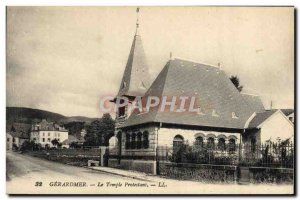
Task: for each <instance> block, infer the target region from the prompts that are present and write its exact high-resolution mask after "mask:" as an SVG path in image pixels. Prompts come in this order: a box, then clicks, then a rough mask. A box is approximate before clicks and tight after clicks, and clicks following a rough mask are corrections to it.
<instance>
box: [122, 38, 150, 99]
mask: <svg viewBox="0 0 300 200" xmlns="http://www.w3.org/2000/svg"><path fill="white" fill-rule="evenodd" d="M149 80H150V75H149V69H148V65H147V62H146V56H145V53H144V48H143V45H142V39H141V36H140V35H137V34H136V35H135V36H134V39H133V42H132V46H131V50H130V53H129V56H128V60H127V64H126V67H125V71H124V74H123V78H122V81H121V86H120V89H119V92H118V96H123V95H124V96H137V95H139V96H143V95H144V94H145V92H146V91H147V89H148V88H149V86H150V82H149Z"/></svg>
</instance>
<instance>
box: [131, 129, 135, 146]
mask: <svg viewBox="0 0 300 200" xmlns="http://www.w3.org/2000/svg"><path fill="white" fill-rule="evenodd" d="M135 148H136V133H132V136H131V149H135Z"/></svg>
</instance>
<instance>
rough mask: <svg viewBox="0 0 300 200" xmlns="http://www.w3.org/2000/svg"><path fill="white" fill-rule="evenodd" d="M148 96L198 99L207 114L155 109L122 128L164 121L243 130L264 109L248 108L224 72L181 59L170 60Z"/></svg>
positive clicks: (147, 93) (135, 117) (137, 115)
mask: <svg viewBox="0 0 300 200" xmlns="http://www.w3.org/2000/svg"><path fill="white" fill-rule="evenodd" d="M147 96H158V97H162V96H168V97H171V96H176V97H179V96H189V97H191V96H195V97H196V99H197V102H196V103H197V104H198V105H199V106H200V108H201V112H202V113H203V114H198V113H195V112H183V113H175V112H168V111H165V112H161V111H159V110H158V107H155V108H152V109H150V111H149V112H148V113H143V114H139V113H138V112H137V111H134V112H133V113H132V114H131V115H130V116H129V118H128V119H127V120H126V121H125V122H124V124H122V125H121V127H126V126H132V125H138V124H142V123H148V122H163V123H171V124H180V125H194V126H207V127H219V128H237V129H242V128H243V127H244V125H245V122H246V121H247V119H248V118H249V117H250V116H251V115H252V114H253V113H254V112H258V111H260V109H261V107H260V106H258V107H256V106H249V105H248V103H247V102H246V101H245V99H244V97H243V96H242V95H241V94H240V93H239V91H238V90H237V89H236V88H235V86H234V85H233V84H232V82H231V81H230V79H229V78H228V77H227V76H226V74H225V72H224V71H222V70H220V69H219V68H217V67H213V66H208V65H203V64H199V63H196V62H191V61H186V60H181V59H175V60H170V61H169V62H168V63H167V64H166V66H165V67H164V68H163V70H162V71H161V72H160V74H159V75H158V76H157V78H156V79H155V81H154V82H153V84H152V85H151V87H150V88H149V90H148V91H147V92H146V94H145V97H147ZM145 97H144V98H145ZM253 104H255V103H253ZM213 113H214V114H217V116H214V115H213ZM233 114H234V115H235V116H236V117H237V118H235V117H233Z"/></svg>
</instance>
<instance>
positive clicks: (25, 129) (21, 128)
mask: <svg viewBox="0 0 300 200" xmlns="http://www.w3.org/2000/svg"><path fill="white" fill-rule="evenodd" d="M30 128H31V125H30V124H24V123H13V124H8V125H7V127H6V131H7V132H8V133H9V134H11V135H12V136H13V137H18V138H24V139H27V138H29V132H30Z"/></svg>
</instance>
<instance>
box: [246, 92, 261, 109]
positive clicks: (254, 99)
mask: <svg viewBox="0 0 300 200" xmlns="http://www.w3.org/2000/svg"><path fill="white" fill-rule="evenodd" d="M241 95H242V97H243V99H244V101H245V103H246V104H247V106H249V107H251V109H253V110H256V112H264V111H265V107H264V105H263V103H262V101H261V99H260V97H259V96H257V95H252V94H245V93H241Z"/></svg>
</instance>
